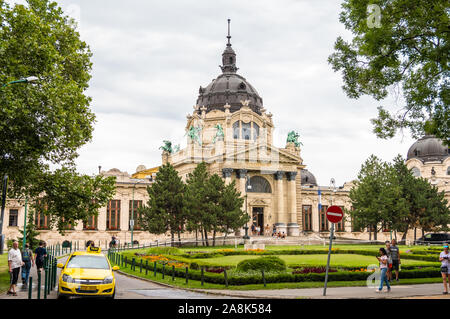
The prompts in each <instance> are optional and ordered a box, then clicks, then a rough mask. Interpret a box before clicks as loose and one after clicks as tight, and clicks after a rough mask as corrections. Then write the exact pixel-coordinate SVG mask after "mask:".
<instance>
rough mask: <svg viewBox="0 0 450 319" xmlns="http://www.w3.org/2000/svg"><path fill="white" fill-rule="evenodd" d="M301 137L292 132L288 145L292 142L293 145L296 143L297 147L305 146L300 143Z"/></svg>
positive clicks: (289, 134)
mask: <svg viewBox="0 0 450 319" xmlns="http://www.w3.org/2000/svg"><path fill="white" fill-rule="evenodd" d="M299 137H300V134H298V133H297V132H295V131H290V132H289V133H288V136H287V139H286V143H289V142H292V143H294V145H295V147H300V145H303V144H302V143H301V142H299V141H298V138H299Z"/></svg>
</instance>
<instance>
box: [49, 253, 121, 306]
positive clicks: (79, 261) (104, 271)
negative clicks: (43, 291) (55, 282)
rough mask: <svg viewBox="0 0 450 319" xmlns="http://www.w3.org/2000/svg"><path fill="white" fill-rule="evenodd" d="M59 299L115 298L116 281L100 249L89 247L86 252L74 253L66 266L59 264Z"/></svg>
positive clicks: (116, 267)
mask: <svg viewBox="0 0 450 319" xmlns="http://www.w3.org/2000/svg"><path fill="white" fill-rule="evenodd" d="M57 266H58V268H61V275H60V277H59V287H58V298H59V299H62V298H65V297H69V296H83V297H84V296H96V297H109V298H114V295H115V293H116V280H115V278H114V273H113V271H114V270H118V269H119V267H118V266H114V267H111V264H110V263H109V260H108V258H106V256H105V255H103V254H102V253H101V250H100V248H98V247H91V246H89V247H88V249H87V250H86V251H76V252H73V253H72V254H71V255H70V257H69V258H68V259H67V261H66V263H65V264H62V263H59V264H58V265H57Z"/></svg>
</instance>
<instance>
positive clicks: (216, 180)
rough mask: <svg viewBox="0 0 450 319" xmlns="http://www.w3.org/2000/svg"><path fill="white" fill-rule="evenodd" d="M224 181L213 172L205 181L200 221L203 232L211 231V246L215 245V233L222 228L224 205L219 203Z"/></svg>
mask: <svg viewBox="0 0 450 319" xmlns="http://www.w3.org/2000/svg"><path fill="white" fill-rule="evenodd" d="M224 188H225V182H224V181H223V179H222V178H220V176H219V175H217V174H213V175H212V176H211V177H210V178H209V179H208V180H207V182H206V198H207V202H206V210H205V212H204V214H203V218H202V223H203V228H204V232H205V237H206V234H207V232H211V231H212V233H213V246H215V245H216V233H217V232H220V231H221V230H222V227H221V226H222V225H221V220H222V218H223V215H224V207H223V206H222V205H221V204H222V203H221V202H222V196H223V191H224Z"/></svg>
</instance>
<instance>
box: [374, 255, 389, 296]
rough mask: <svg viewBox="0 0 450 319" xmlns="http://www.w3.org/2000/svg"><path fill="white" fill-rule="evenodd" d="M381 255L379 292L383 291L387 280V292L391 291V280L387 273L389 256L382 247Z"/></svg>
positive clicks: (379, 259)
mask: <svg viewBox="0 0 450 319" xmlns="http://www.w3.org/2000/svg"><path fill="white" fill-rule="evenodd" d="M380 255H381V256H380V257H377V259H378V261H379V262H380V271H381V279H380V287H378V290H377V292H381V291H382V290H383V283H384V282H386V286H387V292H390V291H391V286H390V285H389V280H388V279H387V276H386V273H387V270H388V266H389V265H388V256H387V252H386V249H384V248H380Z"/></svg>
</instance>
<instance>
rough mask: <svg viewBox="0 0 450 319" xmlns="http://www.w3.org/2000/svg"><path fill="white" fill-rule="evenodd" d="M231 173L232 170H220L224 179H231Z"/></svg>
mask: <svg viewBox="0 0 450 319" xmlns="http://www.w3.org/2000/svg"><path fill="white" fill-rule="evenodd" d="M232 173H233V169H232V168H222V175H223V177H224V178H227V177H231V174H232Z"/></svg>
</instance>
